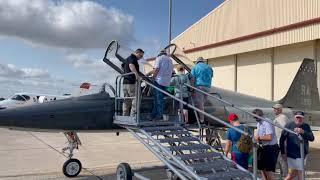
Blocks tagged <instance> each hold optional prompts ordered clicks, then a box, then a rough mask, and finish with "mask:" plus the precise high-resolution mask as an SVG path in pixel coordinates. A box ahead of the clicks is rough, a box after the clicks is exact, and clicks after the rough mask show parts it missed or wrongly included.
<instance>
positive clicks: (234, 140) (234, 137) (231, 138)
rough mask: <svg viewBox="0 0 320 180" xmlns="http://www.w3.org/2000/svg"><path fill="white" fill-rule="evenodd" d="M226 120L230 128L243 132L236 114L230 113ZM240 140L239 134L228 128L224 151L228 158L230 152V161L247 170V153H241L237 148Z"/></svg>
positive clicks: (243, 128)
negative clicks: (233, 127)
mask: <svg viewBox="0 0 320 180" xmlns="http://www.w3.org/2000/svg"><path fill="white" fill-rule="evenodd" d="M228 120H229V122H230V124H231V125H232V126H235V127H237V128H239V129H241V130H243V131H244V130H245V127H244V126H243V125H241V124H240V121H239V118H238V116H237V115H236V114H234V113H231V114H230V115H229V117H228ZM249 133H250V132H249ZM240 138H241V133H239V132H238V131H236V130H234V129H232V128H229V129H228V131H227V142H226V146H225V150H224V151H225V154H226V156H228V153H229V152H230V151H231V159H232V160H233V161H234V162H236V163H237V164H239V165H240V166H242V167H243V168H245V169H248V158H249V153H242V152H240V151H239V149H238V147H237V144H238V142H239V140H240Z"/></svg>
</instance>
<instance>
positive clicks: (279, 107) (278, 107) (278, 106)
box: [272, 104, 283, 109]
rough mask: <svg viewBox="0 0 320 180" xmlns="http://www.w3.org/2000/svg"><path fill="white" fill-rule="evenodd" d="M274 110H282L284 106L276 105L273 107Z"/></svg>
mask: <svg viewBox="0 0 320 180" xmlns="http://www.w3.org/2000/svg"><path fill="white" fill-rule="evenodd" d="M272 108H274V109H282V108H283V106H282V104H275V105H273V106H272Z"/></svg>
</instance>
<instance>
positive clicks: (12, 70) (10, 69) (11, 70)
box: [0, 64, 50, 79]
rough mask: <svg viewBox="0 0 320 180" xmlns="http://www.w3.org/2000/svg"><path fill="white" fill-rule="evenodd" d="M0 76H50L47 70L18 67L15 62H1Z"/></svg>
mask: <svg viewBox="0 0 320 180" xmlns="http://www.w3.org/2000/svg"><path fill="white" fill-rule="evenodd" d="M0 77H6V78H11V79H12V78H17V79H21V78H46V79H47V78H50V74H49V72H48V71H47V70H42V69H36V68H22V69H18V68H17V67H16V66H15V65H13V64H0Z"/></svg>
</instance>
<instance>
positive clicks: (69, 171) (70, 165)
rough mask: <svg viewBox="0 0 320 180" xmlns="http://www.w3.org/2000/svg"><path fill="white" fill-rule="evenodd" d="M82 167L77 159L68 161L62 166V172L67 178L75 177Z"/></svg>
mask: <svg viewBox="0 0 320 180" xmlns="http://www.w3.org/2000/svg"><path fill="white" fill-rule="evenodd" d="M81 169H82V165H81V162H80V161H79V160H78V159H68V160H67V161H66V162H65V163H64V164H63V166H62V172H63V174H64V175H65V176H67V177H76V176H78V174H79V173H80V172H81Z"/></svg>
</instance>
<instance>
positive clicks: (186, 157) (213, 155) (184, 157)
mask: <svg viewBox="0 0 320 180" xmlns="http://www.w3.org/2000/svg"><path fill="white" fill-rule="evenodd" d="M177 157H179V158H180V159H181V160H183V161H185V160H194V159H205V158H209V159H212V158H219V157H221V154H220V153H216V152H210V153H197V154H180V155H177Z"/></svg>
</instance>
